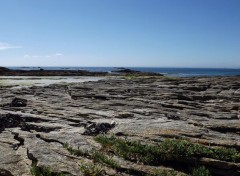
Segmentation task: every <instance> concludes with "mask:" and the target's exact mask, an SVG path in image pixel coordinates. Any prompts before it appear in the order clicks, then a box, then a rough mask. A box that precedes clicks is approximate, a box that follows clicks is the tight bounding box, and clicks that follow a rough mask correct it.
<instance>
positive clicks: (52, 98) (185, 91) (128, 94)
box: [0, 76, 240, 176]
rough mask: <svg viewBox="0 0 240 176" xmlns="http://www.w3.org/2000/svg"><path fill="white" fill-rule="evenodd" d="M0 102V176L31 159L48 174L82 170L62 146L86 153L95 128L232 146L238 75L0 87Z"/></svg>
mask: <svg viewBox="0 0 240 176" xmlns="http://www.w3.org/2000/svg"><path fill="white" fill-rule="evenodd" d="M15 97H18V98H21V99H25V100H27V104H26V106H11V105H10V103H11V102H12V100H13V99H14V98H15ZM0 100H1V101H0V175H14V176H20V175H31V174H30V168H31V165H32V162H33V161H37V165H38V166H39V167H42V166H43V167H51V168H52V169H53V171H54V172H56V173H60V172H63V173H66V174H71V175H82V173H81V172H80V170H79V166H80V165H81V163H80V160H81V157H76V156H73V155H71V154H70V153H69V152H68V151H67V150H66V149H65V148H64V147H63V146H64V144H66V143H68V144H69V145H70V146H71V147H73V148H74V149H82V150H83V151H91V150H92V149H93V148H98V147H99V146H98V144H96V142H94V140H93V136H92V134H94V135H96V134H99V133H108V134H115V135H117V136H124V137H127V138H129V139H133V140H141V141H144V142H147V143H155V142H161V141H163V140H164V139H165V138H177V139H187V140H190V141H192V142H198V143H201V144H211V146H224V147H233V148H236V149H237V150H240V120H239V119H240V77H239V76H235V77H199V78H176V79H171V78H166V77H152V78H151V77H150V78H141V77H140V78H132V79H123V78H111V79H106V80H100V81H97V82H85V83H74V84H69V85H50V86H46V87H37V86H33V87H26V88H21V89H19V88H18V89H12V88H11V87H0ZM113 124H114V125H113ZM86 130H88V131H87V132H86ZM85 159H86V158H85ZM201 162H203V163H208V164H209V165H210V166H211V167H213V168H215V169H216V170H217V171H218V172H219V173H218V174H220V175H222V174H221V172H222V173H227V171H228V170H231V167H232V165H233V163H231V162H226V163H225V164H223V165H229V167H230V166H231V167H230V169H229V168H221V164H222V163H220V161H213V160H211V159H208V158H206V159H204V158H203V159H202V161H201ZM231 164H232V165H231ZM234 164H235V165H236V166H234V172H233V173H231V174H235V175H240V174H239V172H240V166H239V163H234ZM224 171H226V172H224Z"/></svg>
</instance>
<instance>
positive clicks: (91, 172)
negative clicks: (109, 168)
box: [80, 162, 105, 176]
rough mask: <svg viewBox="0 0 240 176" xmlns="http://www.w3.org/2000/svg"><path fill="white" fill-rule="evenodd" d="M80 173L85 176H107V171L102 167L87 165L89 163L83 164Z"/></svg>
mask: <svg viewBox="0 0 240 176" xmlns="http://www.w3.org/2000/svg"><path fill="white" fill-rule="evenodd" d="M80 171H81V172H82V173H83V174H84V175H85V176H104V175H105V171H104V169H103V168H102V166H101V165H98V164H93V163H87V162H81V165H80Z"/></svg>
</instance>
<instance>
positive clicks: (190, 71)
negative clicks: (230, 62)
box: [8, 67, 240, 77]
mask: <svg viewBox="0 0 240 176" xmlns="http://www.w3.org/2000/svg"><path fill="white" fill-rule="evenodd" d="M8 68H10V69H14V70H40V69H44V70H88V71H92V72H101V71H102V72H112V71H115V70H117V69H119V67H8ZM124 68H128V69H132V70H137V71H142V72H154V73H161V74H164V75H166V76H174V77H200V76H240V68H236V69H230V68H165V67H164V68H163V67H124Z"/></svg>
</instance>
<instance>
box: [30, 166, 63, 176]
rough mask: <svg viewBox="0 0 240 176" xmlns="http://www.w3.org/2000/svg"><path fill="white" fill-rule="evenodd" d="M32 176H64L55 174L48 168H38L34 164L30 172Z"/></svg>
mask: <svg viewBox="0 0 240 176" xmlns="http://www.w3.org/2000/svg"><path fill="white" fill-rule="evenodd" d="M30 172H31V174H32V175H33V176H64V174H63V173H55V172H53V171H52V169H51V168H50V167H38V166H37V165H36V164H33V165H32V168H31V170H30Z"/></svg>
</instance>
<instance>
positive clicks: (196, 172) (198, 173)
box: [192, 166, 211, 176]
mask: <svg viewBox="0 0 240 176" xmlns="http://www.w3.org/2000/svg"><path fill="white" fill-rule="evenodd" d="M192 176H211V173H210V172H209V170H208V169H206V168H205V167H204V166H201V167H199V168H194V169H193V172H192Z"/></svg>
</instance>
